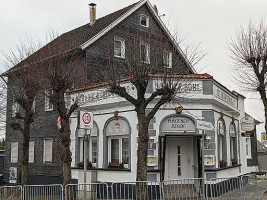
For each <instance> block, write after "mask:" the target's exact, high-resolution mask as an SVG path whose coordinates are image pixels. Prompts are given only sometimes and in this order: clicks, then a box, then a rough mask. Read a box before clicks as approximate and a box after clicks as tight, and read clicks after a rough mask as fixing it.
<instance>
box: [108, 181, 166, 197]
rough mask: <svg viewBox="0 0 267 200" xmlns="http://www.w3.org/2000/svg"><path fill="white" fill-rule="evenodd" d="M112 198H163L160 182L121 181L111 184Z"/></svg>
mask: <svg viewBox="0 0 267 200" xmlns="http://www.w3.org/2000/svg"><path fill="white" fill-rule="evenodd" d="M111 194H112V199H125V200H128V199H129V200H134V199H136V200H161V199H162V193H161V184H160V182H157V181H155V182H148V181H138V182H119V183H112V185H111Z"/></svg>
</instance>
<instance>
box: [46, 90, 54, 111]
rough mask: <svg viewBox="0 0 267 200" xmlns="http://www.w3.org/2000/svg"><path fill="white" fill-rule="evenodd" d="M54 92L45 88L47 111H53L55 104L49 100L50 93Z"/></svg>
mask: <svg viewBox="0 0 267 200" xmlns="http://www.w3.org/2000/svg"><path fill="white" fill-rule="evenodd" d="M49 92H52V90H51V89H50V90H48V89H46V90H45V111H52V110H53V104H52V103H51V102H50V101H49V98H48V93H49Z"/></svg>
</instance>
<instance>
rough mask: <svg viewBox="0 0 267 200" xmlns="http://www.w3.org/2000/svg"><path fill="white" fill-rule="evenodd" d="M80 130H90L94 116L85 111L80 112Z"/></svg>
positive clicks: (92, 126)
mask: <svg viewBox="0 0 267 200" xmlns="http://www.w3.org/2000/svg"><path fill="white" fill-rule="evenodd" d="M80 128H81V129H92V128H94V116H93V113H91V112H87V111H80Z"/></svg>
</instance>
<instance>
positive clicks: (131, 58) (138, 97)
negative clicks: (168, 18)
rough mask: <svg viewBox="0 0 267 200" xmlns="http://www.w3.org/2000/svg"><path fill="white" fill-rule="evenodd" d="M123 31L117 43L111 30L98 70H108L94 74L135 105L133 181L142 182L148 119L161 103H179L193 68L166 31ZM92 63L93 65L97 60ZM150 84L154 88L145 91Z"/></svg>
mask: <svg viewBox="0 0 267 200" xmlns="http://www.w3.org/2000/svg"><path fill="white" fill-rule="evenodd" d="M122 32H123V31H122ZM124 32H126V33H125V35H123V36H122V38H123V39H118V41H119V42H120V43H121V44H116V41H117V40H116V36H115V35H112V33H111V34H110V35H109V36H108V38H109V39H108V45H107V46H108V54H109V61H108V64H107V67H106V63H105V62H103V64H102V65H101V64H100V65H101V66H102V68H100V71H101V72H107V73H104V75H103V73H101V72H100V71H98V72H97V74H98V75H101V76H102V75H103V77H100V80H101V79H102V80H105V81H106V82H108V84H109V92H110V93H113V94H116V95H118V96H119V97H122V98H124V99H126V100H127V101H129V102H130V103H131V104H132V105H133V106H134V108H135V111H136V114H137V118H138V151H137V175H136V180H137V181H145V180H147V150H148V139H149V138H148V127H149V122H150V121H151V119H152V118H153V117H154V116H155V114H156V113H157V111H158V110H159V108H160V107H161V106H163V105H164V104H167V103H170V102H173V101H175V102H179V100H180V99H181V96H182V95H181V93H180V91H181V90H180V89H181V87H182V85H183V84H182V83H183V82H184V79H183V77H184V75H186V74H192V73H194V70H193V68H192V66H191V64H190V63H189V61H188V60H187V59H186V56H185V55H183V53H182V51H181V50H180V49H179V47H178V46H177V43H176V42H175V41H174V39H171V38H169V36H167V35H166V33H165V32H163V31H162V32H160V33H158V34H155V33H152V32H144V31H141V30H139V29H138V27H137V28H135V29H133V28H129V29H128V30H127V27H124ZM114 38H115V39H114ZM118 46H119V47H118ZM195 53H199V52H197V51H196V52H195ZM200 57H201V56H200ZM200 57H199V56H196V55H195V59H196V58H198V59H199V60H195V63H198V61H200V60H201V58H200ZM192 58H193V59H194V57H192ZM92 60H93V59H92ZM92 62H93V63H91V64H92V65H94V63H96V62H95V61H92ZM97 63H98V64H99V63H101V62H99V61H98V62H97ZM97 74H96V75H95V76H97ZM91 76H93V75H91ZM125 79H126V80H128V81H129V82H130V83H131V84H132V85H133V86H134V87H135V88H136V91H137V92H136V94H134V95H132V94H130V93H128V92H127V90H126V88H125V87H124V86H123V84H122V82H121V81H120V80H125ZM151 84H152V86H153V91H152V92H151V91H150V92H148V88H149V85H151ZM141 193H142V192H141Z"/></svg>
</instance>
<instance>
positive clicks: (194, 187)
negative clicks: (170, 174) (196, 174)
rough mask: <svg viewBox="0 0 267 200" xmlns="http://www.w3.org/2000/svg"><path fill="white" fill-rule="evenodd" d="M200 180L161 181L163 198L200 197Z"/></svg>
mask: <svg viewBox="0 0 267 200" xmlns="http://www.w3.org/2000/svg"><path fill="white" fill-rule="evenodd" d="M201 182H202V179H201V178H194V179H193V178H192V179H181V180H168V181H163V182H162V184H161V186H162V193H163V199H167V200H169V199H170V200H171V199H201V197H202V192H201V191H202V190H201V188H202V186H201V185H202V184H201Z"/></svg>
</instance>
